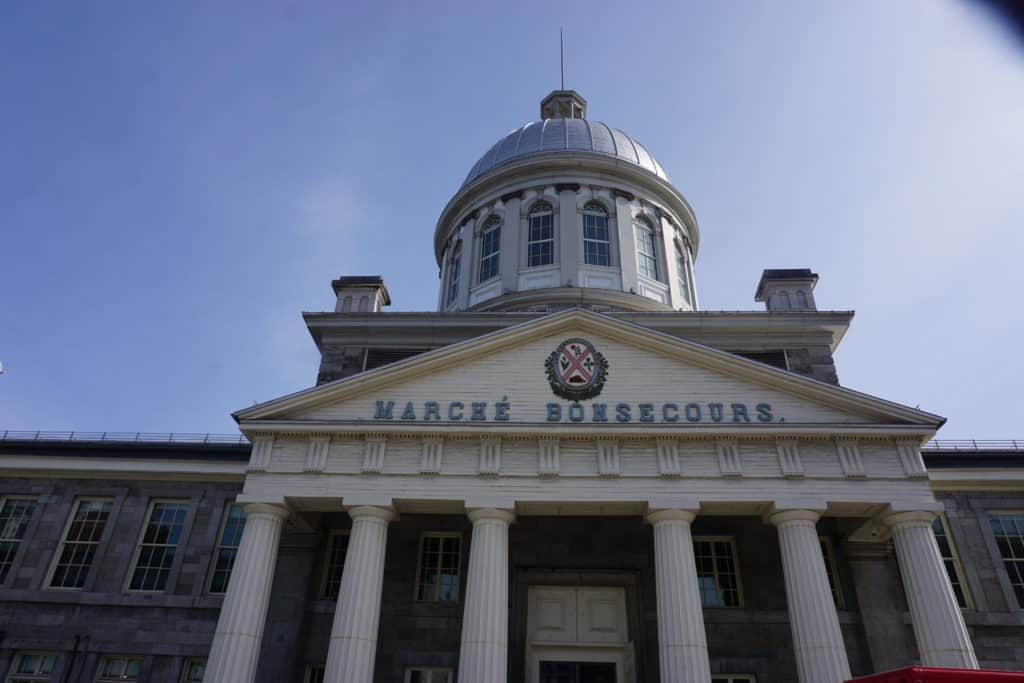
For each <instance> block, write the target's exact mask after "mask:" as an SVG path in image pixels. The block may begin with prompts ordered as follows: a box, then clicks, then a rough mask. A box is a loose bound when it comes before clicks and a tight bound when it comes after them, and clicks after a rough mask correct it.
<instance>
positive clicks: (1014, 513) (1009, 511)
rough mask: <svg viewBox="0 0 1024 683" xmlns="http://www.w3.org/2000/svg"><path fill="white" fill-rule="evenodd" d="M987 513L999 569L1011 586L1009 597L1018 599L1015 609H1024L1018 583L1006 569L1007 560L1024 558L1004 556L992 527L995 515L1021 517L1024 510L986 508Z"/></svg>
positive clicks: (1023, 514)
mask: <svg viewBox="0 0 1024 683" xmlns="http://www.w3.org/2000/svg"><path fill="white" fill-rule="evenodd" d="M986 514H987V515H988V520H987V521H988V532H989V533H990V534H992V541H993V543H994V544H995V548H994V549H995V551H996V558H997V560H998V562H999V571H1000V572H1001V573H1002V575H1003V576H1004V577H1006V585H1007V586H1009V588H1010V595H1009V596H1007V598H1008V599H1014V600H1016V602H1017V606H1016V608H1015V609H1017V610H1024V601H1022V600H1021V599H1020V598H1019V597H1017V589H1016V588H1015V586H1016V585H1017V584H1015V583H1014V582H1013V579H1012V578H1010V574H1009V572H1007V571H1006V562H1007V561H1016V560H1020V559H1024V558H1017V557H1012V558H1009V560H1008V559H1007V558H1005V557H1003V553H1002V552H1000V550H999V541H998V540H996V534H995V531H994V530H993V529H992V518H993V517H1011V516H1012V517H1020V516H1024V510H1020V509H1007V510H986ZM1012 608H1013V605H1012V603H1011V609H1012Z"/></svg>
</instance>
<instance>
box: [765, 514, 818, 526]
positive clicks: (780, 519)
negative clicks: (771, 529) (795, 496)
mask: <svg viewBox="0 0 1024 683" xmlns="http://www.w3.org/2000/svg"><path fill="white" fill-rule="evenodd" d="M819 519H821V512H820V511H818V510H777V511H775V512H770V513H768V515H766V520H767V521H768V523H770V524H774V525H775V526H782V525H783V524H788V523H790V522H810V523H811V524H817V523H818V520H819Z"/></svg>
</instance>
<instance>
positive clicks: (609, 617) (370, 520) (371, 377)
mask: <svg viewBox="0 0 1024 683" xmlns="http://www.w3.org/2000/svg"><path fill="white" fill-rule="evenodd" d="M565 339H586V340H587V343H589V344H591V345H592V347H593V349H595V350H596V351H597V352H599V353H601V354H602V355H603V356H604V357H605V358H606V359H607V362H608V364H609V372H608V380H607V385H606V386H605V387H604V389H603V393H602V394H601V400H602V401H604V400H605V399H607V402H608V403H609V404H610V405H617V404H632V403H635V404H637V405H641V404H644V405H646V404H654V405H663V404H665V403H670V402H676V403H679V404H681V405H686V404H687V403H698V404H721V405H725V406H730V405H733V404H744V403H749V404H751V405H757V404H765V405H769V406H771V410H770V412H769V414H770V415H771V418H770V419H768V420H763V421H758V420H757V419H754V420H752V421H749V422H748V421H744V420H738V421H725V420H724V419H723V421H721V422H711V423H707V424H704V423H695V424H688V423H685V422H684V423H668V424H666V423H663V422H662V423H658V422H639V421H625V420H621V421H609V422H608V423H602V424H593V423H573V422H564V421H550V422H549V421H548V420H547V419H546V415H547V408H546V406H545V404H546V403H548V402H549V401H548V400H547V397H548V396H550V395H551V392H552V389H551V388H550V387H549V386H548V384H549V381H548V379H549V378H546V377H545V375H544V372H543V369H542V367H543V362H544V358H545V356H547V355H548V354H549V353H550V352H551V350H552V349H554V348H557V347H558V346H559V344H560V343H562V342H563V341H564V340H565ZM496 358H501V363H500V365H499V364H496V363H495V359H496ZM538 367H540V368H541V369H538ZM485 377H486V378H488V379H487V380H486V382H485V381H484V378H485ZM455 387H458V391H459V392H460V394H459V396H460V399H459V400H463V399H462V398H461V396H464V395H465V394H466V393H467V392H469V393H473V394H474V395H472V396H470V397H469V400H468V401H466V403H467V405H469V403H470V402H472V399H476V400H477V402H481V403H482V402H485V401H486V402H488V403H492V404H497V403H501V404H504V407H503V408H502V409H501V410H502V412H503V413H504V414H505V415H506V416H507V418H508V419H504V420H500V421H493V420H490V421H489V420H472V419H470V420H458V421H456V420H441V419H433V418H430V419H423V418H422V416H419V417H417V418H410V419H406V420H402V419H401V418H400V417H396V418H393V419H388V418H381V419H374V418H373V417H372V416H373V415H374V414H375V407H376V405H377V402H378V401H381V400H383V399H381V398H380V397H381V396H398V395H401V396H412V397H416V398H414V399H413V398H411V399H410V400H416V401H420V402H427V401H435V402H437V403H439V404H441V403H445V402H446V401H447V400H448V397H449V396H451V395H452V394H454V388H455ZM492 395H494V396H496V397H497V398H490V399H488V398H487V397H490V396H492ZM555 400H557V399H555ZM755 414H756V413H755ZM237 417H238V419H239V421H240V424H241V427H242V429H243V431H245V432H246V433H247V435H249V437H250V439H251V440H252V442H253V452H252V459H251V461H250V466H249V473H248V476H247V479H246V484H245V490H244V493H243V495H242V497H241V498H240V500H243V501H246V502H248V503H249V504H250V507H249V509H250V510H252V516H251V519H253V520H256V523H255V524H248V525H247V526H246V530H245V532H244V534H243V537H242V543H241V548H240V551H239V556H238V564H237V565H236V571H235V574H234V577H233V578H232V581H231V584H230V586H229V590H228V597H227V600H226V603H225V605H226V606H225V610H224V612H223V614H222V617H221V621H220V623H219V624H218V629H217V637H216V640H215V645H214V651H213V654H212V655H211V662H210V668H211V670H215V671H221V672H224V673H223V675H222V677H220V678H218V680H223V681H230V682H232V683H249V681H251V679H252V674H251V672H252V671H254V670H255V666H256V658H257V657H258V651H257V649H256V648H254V647H251V646H248V645H245V644H249V643H253V642H257V641H258V640H259V637H258V636H259V633H260V632H261V629H262V623H263V620H264V619H265V618H266V601H265V600H264V599H263V598H264V597H265V596H266V595H268V593H269V591H270V586H271V583H272V581H271V580H270V578H269V577H271V576H272V573H273V568H274V566H273V565H274V561H273V558H274V554H275V553H276V543H277V540H278V538H279V535H280V528H281V525H280V519H281V518H284V517H286V516H290V517H291V518H293V519H296V520H299V523H301V524H310V523H311V522H310V519H311V518H315V517H316V516H317V515H323V514H337V513H338V512H339V511H342V510H345V511H346V512H347V515H348V516H349V518H350V519H351V524H350V526H351V528H350V530H349V531H348V534H349V537H348V538H349V540H348V546H347V553H346V555H345V558H344V569H343V575H342V578H341V583H340V589H339V592H338V598H337V603H336V607H335V612H334V618H333V625H332V627H331V633H330V639H329V643H330V644H329V652H328V656H327V660H326V669H325V678H324V680H327V681H331V682H332V683H340V682H341V681H344V682H345V683H370V682H371V681H373V680H374V666H375V654H376V653H377V637H378V631H379V629H380V628H383V623H382V621H381V620H382V616H381V601H382V597H384V598H387V597H389V596H387V595H385V593H386V589H385V588H384V585H385V574H386V572H387V571H388V567H389V566H393V565H390V564H389V563H390V562H392V559H391V558H389V557H388V554H387V549H388V547H389V546H388V534H389V531H390V530H391V529H392V528H396V525H401V524H403V523H404V520H405V519H406V518H410V519H413V518H415V519H418V520H427V521H426V522H424V523H425V524H429V519H430V518H431V517H436V518H438V519H440V518H444V519H446V520H449V523H454V522H451V520H452V519H458V518H461V519H462V520H463V521H462V522H461V525H462V526H461V527H460V528H461V529H463V530H464V531H461V532H460V534H461V535H460V536H459V538H460V539H462V538H464V540H463V541H460V542H459V544H458V552H459V553H461V554H465V555H466V557H468V562H467V563H465V576H464V577H458V576H457V577H456V580H455V591H456V593H459V591H464V594H462V593H459V598H458V599H457V600H456V604H459V603H461V612H459V613H458V617H459V618H460V619H461V627H460V629H461V637H460V641H459V652H458V666H457V673H458V680H459V681H460V682H461V683H478V682H480V681H505V680H510V678H509V676H510V673H509V672H510V669H513V670H515V671H516V672H522V673H523V676H522V677H523V679H524V680H537V681H540V683H543V679H542V678H541V675H542V673H543V671H545V670H546V669H545V667H547V670H551V671H554V670H556V669H557V670H559V671H570V674H566V675H577V676H579V675H581V674H579V672H580V671H592V672H596V673H593V676H595V677H596V676H607V675H608V674H607V672H608V671H614V676H615V678H614V679H613V680H615V681H617V682H621V683H631V681H633V680H661V681H663V682H664V683H668V682H672V683H675V682H677V681H678V682H689V681H707V680H709V679H710V677H711V675H712V671H713V670H714V667H715V666H719V665H720V664H721V662H717V661H714V660H715V658H714V657H713V656H712V655H711V654H710V653H709V645H708V643H709V633H711V631H709V623H708V621H707V619H706V616H707V618H710V619H712V621H713V622H714V624H719V623H726V622H727V621H728V619H727V618H726V617H722V616H721V615H722V614H725V613H726V612H724V611H723V612H719V611H716V610H718V608H722V609H723V610H725V609H726V608H729V607H737V606H740V605H742V599H741V596H742V592H743V591H744V590H746V591H747V592H748V593H751V594H753V593H754V592H756V591H757V590H758V588H759V587H758V586H757V585H753V584H749V583H748V585H747V586H746V588H744V586H743V584H742V581H741V576H740V573H741V572H740V564H742V562H745V563H754V566H763V565H765V564H766V563H768V562H769V558H770V561H771V562H772V567H770V568H768V569H766V570H765V571H766V572H767V573H768V574H769V575H771V576H772V577H777V582H776V584H771V585H778V586H780V587H781V586H784V588H782V589H781V590H776V589H770V588H768V586H769V584H770V583H771V582H770V581H766V583H765V586H764V589H765V590H772V591H773V592H774V593H777V595H773V597H772V598H771V599H765V598H762V597H758V598H756V599H753V602H754V603H757V604H762V603H763V604H764V605H765V606H766V608H765V609H762V610H761V612H759V613H758V615H756V616H757V618H758V619H761V620H762V621H763V622H764V624H775V626H768V625H765V626H764V628H765V629H770V628H788V629H789V631H790V641H789V642H790V648H791V652H792V655H791V657H792V659H791V660H789V661H793V662H795V669H796V671H797V672H798V674H799V679H800V681H801V682H802V683H838V682H839V681H843V680H845V679H846V678H849V677H850V674H851V665H850V660H849V655H848V651H847V647H846V643H845V641H844V626H846V628H847V629H850V628H858V626H856V625H857V624H859V623H860V622H859V621H858V618H857V616H856V614H855V613H852V612H851V613H850V614H847V615H844V616H843V618H842V619H841V618H840V613H839V612H838V611H837V607H836V604H837V600H836V597H835V595H834V594H835V589H834V588H833V585H832V584H834V583H835V582H836V577H835V576H833V577H831V581H830V576H829V560H828V559H827V558H826V557H825V554H824V552H823V547H824V545H823V541H822V540H821V536H822V529H823V528H824V527H826V526H827V527H828V528H830V529H833V530H835V531H836V532H838V531H841V532H842V533H841V535H842V538H843V539H844V542H847V543H857V542H865V543H875V544H877V543H878V542H879V541H883V540H886V539H888V538H889V537H890V536H891V537H892V538H893V541H894V543H895V546H896V550H897V553H898V557H899V561H900V566H901V571H902V575H903V578H904V580H905V581H906V582H907V584H906V586H907V597H908V603H909V607H910V613H911V616H912V619H913V621H914V625H915V633H916V635H917V642H918V648H919V650H920V652H921V660H922V662H923V663H925V664H931V665H939V666H954V665H955V666H967V667H971V666H975V667H976V666H977V665H976V662H975V660H974V655H973V651H972V647H971V643H970V641H969V638H968V637H967V632H966V629H965V627H964V625H963V620H962V617H961V615H960V611H959V609H958V607H957V605H956V601H955V600H954V599H953V595H952V589H951V588H950V585H949V581H948V578H947V577H946V574H945V571H944V569H943V566H942V562H941V559H940V557H939V554H938V550H937V548H936V546H935V539H934V536H932V535H931V530H930V527H929V526H928V524H929V522H928V518H929V515H931V514H932V513H933V511H934V510H935V509H936V508H937V506H936V503H935V500H934V497H933V494H932V492H931V490H930V488H929V486H928V483H927V481H926V480H925V479H924V478H923V477H922V474H923V471H924V469H923V466H922V463H921V456H920V453H919V451H918V446H919V444H920V442H921V440H922V439H923V438H927V437H928V436H929V435H930V434H931V433H933V432H934V430H935V429H936V428H937V426H938V425H939V424H941V418H937V417H935V416H933V415H930V414H928V413H923V412H921V411H918V410H914V409H910V408H906V407H903V406H898V405H896V404H892V403H889V402H885V401H881V400H879V399H874V398H872V397H868V396H865V395H863V394H857V393H855V392H851V391H848V390H845V389H840V388H837V387H833V386H828V385H823V384H821V383H818V382H814V381H811V380H806V379H803V378H799V377H794V376H793V375H791V374H789V373H785V372H781V371H778V370H775V369H772V368H769V367H766V366H762V365H760V364H757V363H753V362H749V361H744V360H742V359H738V358H736V357H734V356H731V355H730V354H722V353H720V352H716V351H713V350H711V349H708V348H706V347H701V346H698V345H695V344H691V343H689V342H686V341H684V340H679V339H675V338H667V337H665V336H664V335H659V334H658V333H654V332H651V331H649V330H641V329H637V328H635V327H632V326H630V325H627V324H624V323H621V322H619V321H615V320H612V319H609V318H606V317H604V316H600V315H596V314H593V313H588V312H584V311H579V310H572V311H567V312H565V313H562V314H556V315H552V316H548V317H546V318H542V319H540V320H536V321H532V322H530V323H526V324H524V325H521V326H518V327H514V328H510V329H507V330H504V331H502V332H499V333H495V334H492V335H487V336H485V337H482V338H479V339H476V340H473V341H471V342H468V343H466V344H459V345H455V346H453V347H449V348H445V349H442V350H439V351H435V352H431V353H427V354H424V355H423V356H420V357H418V358H415V359H411V360H409V361H405V362H402V363H397V364H395V365H393V366H389V367H386V368H382V369H380V370H376V371H373V372H369V373H365V374H363V375H360V376H358V377H355V378H353V379H351V380H340V381H338V382H334V383H331V384H327V385H324V386H321V387H319V388H316V389H313V390H310V391H308V392H301V393H300V394H295V395H292V396H289V397H285V398H283V399H280V400H278V401H273V402H270V403H267V404H263V405H261V406H256V407H254V408H251V409H248V410H246V411H242V412H241V413H239V414H238V416H237ZM262 520H266V521H265V522H264V521H262ZM273 520H278V522H277V523H276V525H275V523H273ZM581 520H582V521H581ZM564 525H570V526H569V529H570V530H571V533H566V534H565V535H563V531H560V529H563V528H565V526H564ZM427 528H429V526H427ZM737 530H739V531H738V532H737ZM722 531H725V532H729V533H722ZM737 534H739V535H741V536H743V539H742V542H741V543H740V544H739V545H740V546H741V548H740V552H739V555H737V553H736V545H737V543H736V542H735V538H736V536H737ZM747 537H749V538H751V539H754V543H756V544H757V546H758V548H760V549H761V550H759V551H758V552H757V553H752V552H751V551H750V546H751V543H747V541H746V538H747ZM559 538H561V539H563V540H562V541H557V539H559ZM573 539H577V540H573ZM463 543H464V544H468V554H467V551H466V549H465V547H463V545H462V544H463ZM574 544H584V546H585V547H583V546H581V547H583V549H582V550H581V551H579V552H577V553H575V554H573V552H572V546H573V545H574ZM744 546H745V547H744ZM765 549H767V550H765ZM444 552H445V550H444V548H441V549H440V550H438V551H437V552H433V551H430V552H428V551H427V550H424V551H423V552H421V553H420V557H421V558H422V557H425V556H427V555H430V557H431V558H434V556H435V555H437V556H438V557H439V558H441V556H440V555H439V554H438V553H441V554H443V553H444ZM431 553H433V554H431ZM453 553H454V551H453ZM755 555H757V556H756V557H755ZM452 557H456V555H455V554H452ZM459 557H461V555H459ZM737 557H740V558H741V559H742V562H740V561H739V560H737ZM421 561H422V560H421V559H419V558H418V559H417V562H421ZM433 561H434V560H433V559H431V562H433ZM451 562H452V563H451V564H445V560H444V559H443V558H441V559H438V560H437V564H436V567H439V568H440V570H439V572H440V575H442V576H443V575H444V574H445V572H446V571H448V572H449V573H451V572H453V570H452V567H455V566H459V567H461V566H462V564H461V560H459V559H453V560H452V561H451ZM730 563H732V565H730ZM430 566H431V567H434V566H435V565H430ZM446 568H447V569H446ZM421 571H422V570H421ZM431 571H433V569H431ZM463 578H464V580H463ZM431 580H433V579H431ZM439 581H440V579H439ZM771 581H776V578H772V579H771ZM416 583H417V585H419V584H420V583H421V581H420V579H419V578H418V579H417V580H416ZM537 587H545V590H547V593H545V595H546V596H547V597H544V599H543V600H541V599H540V598H538V597H537V593H536V588H537ZM417 590H419V589H417ZM531 590H533V593H531ZM594 591H596V592H594ZM463 595H464V597H463ZM261 596H262V597H261ZM235 605H237V607H235ZM261 605H262V607H261ZM573 605H575V606H573ZM581 605H591V607H587V608H586V609H584V607H583V606H581ZM229 607H231V609H229ZM531 610H532V612H531ZM649 618H653V620H654V622H655V623H653V624H648V623H647V622H648V619H649ZM384 619H385V620H386V619H387V617H386V616H385V617H384ZM723 619H724V620H725V621H722V620H723ZM623 622H624V623H623ZM559 624H561V626H559ZM713 628H718V626H717V625H715V626H713ZM545 634H546V635H545ZM752 642H753V641H752ZM640 650H643V651H644V652H645V654H644V656H643V657H638V652H639V651H640ZM787 651H789V650H787ZM655 653H656V654H655ZM575 656H578V659H572V657H575ZM858 656H860V655H858ZM545 657H548V658H547V659H545ZM545 662H546V664H545ZM654 662H657V664H656V665H655V664H654ZM609 664H611V665H614V666H612V668H611V669H609V668H605V669H601V666H605V665H609ZM599 665H600V666H599ZM572 667H576V668H575V669H573V668H572ZM595 667H597V668H595ZM638 668H639V669H644V672H645V673H644V678H642V679H638V678H637V677H636V676H637V674H636V670H637V669H638ZM655 668H656V669H657V670H658V677H656V676H655V672H654V669H655ZM571 671H576V672H577V673H575V674H573V673H571ZM601 671H604V672H605V673H601ZM588 675H589V674H588ZM518 678H519V674H518V673H517V674H516V680H518ZM378 680H379V679H378ZM595 680H598V679H597V678H595ZM601 680H603V679H601Z"/></svg>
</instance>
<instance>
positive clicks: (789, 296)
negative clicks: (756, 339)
mask: <svg viewBox="0 0 1024 683" xmlns="http://www.w3.org/2000/svg"><path fill="white" fill-rule="evenodd" d="M816 284H818V274H817V273H812V272H811V269H810V268H772V269H768V270H765V271H764V272H763V273H761V281H760V282H758V283H757V292H756V293H755V294H754V301H763V302H764V306H765V308H767V309H768V310H769V311H816V310H818V306H817V305H816V304H815V303H814V286H815V285H816Z"/></svg>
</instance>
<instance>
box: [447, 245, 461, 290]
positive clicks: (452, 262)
mask: <svg viewBox="0 0 1024 683" xmlns="http://www.w3.org/2000/svg"><path fill="white" fill-rule="evenodd" d="M461 269H462V242H457V243H456V244H455V249H454V251H452V255H451V258H450V259H449V261H448V298H447V300H446V301H447V303H449V304H450V303H451V302H453V301H455V297H456V296H458V295H459V271H460V270H461Z"/></svg>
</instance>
